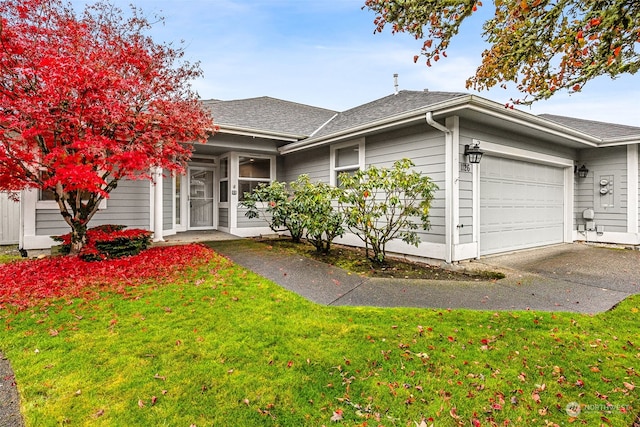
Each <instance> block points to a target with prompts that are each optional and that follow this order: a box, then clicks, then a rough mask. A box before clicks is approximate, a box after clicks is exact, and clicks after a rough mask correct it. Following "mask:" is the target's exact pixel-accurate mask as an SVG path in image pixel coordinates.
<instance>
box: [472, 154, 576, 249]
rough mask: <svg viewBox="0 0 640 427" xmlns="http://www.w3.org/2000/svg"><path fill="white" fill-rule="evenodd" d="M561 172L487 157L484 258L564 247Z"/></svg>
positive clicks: (483, 195) (482, 192)
mask: <svg viewBox="0 0 640 427" xmlns="http://www.w3.org/2000/svg"><path fill="white" fill-rule="evenodd" d="M563 233H564V171H563V169H562V168H557V167H553V166H547V165H540V164H536V163H529V162H524V161H521V160H512V159H504V158H499V157H490V156H485V157H483V158H482V163H481V165H480V253H481V254H482V255H487V254H492V253H498V252H506V251H510V250H515V249H524V248H531V247H535V246H542V245H548V244H553V243H561V242H562V241H563Z"/></svg>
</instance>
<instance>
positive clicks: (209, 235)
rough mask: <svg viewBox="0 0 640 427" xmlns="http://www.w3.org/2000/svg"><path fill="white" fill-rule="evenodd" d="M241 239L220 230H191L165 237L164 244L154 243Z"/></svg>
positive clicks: (175, 243)
mask: <svg viewBox="0 0 640 427" xmlns="http://www.w3.org/2000/svg"><path fill="white" fill-rule="evenodd" d="M241 238H242V237H239V236H234V235H232V234H228V233H225V232H222V231H218V230H191V231H185V232H181V233H176V234H173V235H171V236H165V237H164V241H163V242H154V245H163V244H165V245H182V244H186V243H198V242H208V241H213V240H237V239H241Z"/></svg>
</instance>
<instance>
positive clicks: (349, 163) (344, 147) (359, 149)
mask: <svg viewBox="0 0 640 427" xmlns="http://www.w3.org/2000/svg"><path fill="white" fill-rule="evenodd" d="M330 158H331V177H330V179H331V181H330V184H331V185H333V186H338V187H339V186H340V180H339V178H338V177H339V176H340V174H341V173H349V174H352V173H355V172H356V171H358V170H360V169H363V168H364V139H360V140H358V141H349V142H346V143H343V144H336V145H334V146H332V147H331V155H330Z"/></svg>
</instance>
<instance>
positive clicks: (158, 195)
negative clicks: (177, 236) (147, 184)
mask: <svg viewBox="0 0 640 427" xmlns="http://www.w3.org/2000/svg"><path fill="white" fill-rule="evenodd" d="M162 181H163V179H162V168H161V167H156V168H154V170H153V191H154V192H153V241H154V242H164V236H163V234H162V232H163V230H162V228H163V225H164V224H163V222H164V221H163V218H162Z"/></svg>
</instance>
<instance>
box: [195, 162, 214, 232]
mask: <svg viewBox="0 0 640 427" xmlns="http://www.w3.org/2000/svg"><path fill="white" fill-rule="evenodd" d="M214 176H215V174H214V170H213V169H211V168H195V167H191V168H189V229H191V230H206V229H212V228H214V227H215V225H216V224H215V215H214V213H215V210H214V200H215V197H214V189H215V185H214V182H215V180H214Z"/></svg>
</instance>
